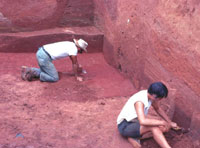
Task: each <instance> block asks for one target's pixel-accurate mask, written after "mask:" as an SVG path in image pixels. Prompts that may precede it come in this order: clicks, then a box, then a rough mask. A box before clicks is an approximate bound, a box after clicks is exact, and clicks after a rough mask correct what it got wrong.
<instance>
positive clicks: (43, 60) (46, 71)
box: [32, 47, 59, 82]
mask: <svg viewBox="0 0 200 148" xmlns="http://www.w3.org/2000/svg"><path fill="white" fill-rule="evenodd" d="M36 57H37V61H38V65H39V67H40V68H32V70H33V71H34V72H35V73H36V74H37V76H38V78H40V81H42V82H56V81H58V80H59V76H58V72H57V70H56V68H55V66H54V64H53V63H52V59H51V58H50V57H49V55H48V54H47V53H46V52H45V51H44V49H43V47H39V48H38V51H37V53H36Z"/></svg>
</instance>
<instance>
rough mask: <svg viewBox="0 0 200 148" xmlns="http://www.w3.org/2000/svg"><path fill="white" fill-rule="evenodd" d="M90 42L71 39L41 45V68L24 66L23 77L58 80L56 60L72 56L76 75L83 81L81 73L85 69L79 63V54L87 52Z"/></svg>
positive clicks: (39, 57)
mask: <svg viewBox="0 0 200 148" xmlns="http://www.w3.org/2000/svg"><path fill="white" fill-rule="evenodd" d="M87 46H88V43H87V42H85V41H84V40H83V39H79V40H77V39H74V40H73V42H71V41H61V42H56V43H51V44H46V45H43V46H42V47H39V49H38V51H37V53H36V57H37V61H38V65H39V68H33V67H27V66H22V73H21V77H22V79H23V80H28V81H32V80H33V79H40V81H42V82H56V81H58V80H59V76H58V72H57V70H56V68H55V66H54V64H53V61H54V60H57V59H61V58H65V57H70V60H71V62H72V67H73V71H74V75H75V78H76V80H77V81H83V78H82V77H81V76H80V74H81V73H82V72H84V71H83V69H82V66H81V65H80V64H79V63H78V58H77V54H78V53H83V52H87V49H86V47H87Z"/></svg>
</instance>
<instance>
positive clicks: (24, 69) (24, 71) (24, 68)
mask: <svg viewBox="0 0 200 148" xmlns="http://www.w3.org/2000/svg"><path fill="white" fill-rule="evenodd" d="M30 71H31V69H30V68H29V67H27V66H22V67H21V78H22V80H24V81H26V80H27V73H28V72H30Z"/></svg>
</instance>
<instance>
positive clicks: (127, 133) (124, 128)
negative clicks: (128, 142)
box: [118, 119, 141, 138]
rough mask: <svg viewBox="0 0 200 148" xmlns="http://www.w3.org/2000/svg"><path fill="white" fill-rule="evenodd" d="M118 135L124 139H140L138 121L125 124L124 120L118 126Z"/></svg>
mask: <svg viewBox="0 0 200 148" xmlns="http://www.w3.org/2000/svg"><path fill="white" fill-rule="evenodd" d="M118 130H119V133H120V134H121V135H122V136H124V137H131V138H140V137H141V135H140V123H139V121H138V119H134V121H131V122H127V121H126V120H125V119H124V120H123V121H122V122H121V123H120V124H119V125H118Z"/></svg>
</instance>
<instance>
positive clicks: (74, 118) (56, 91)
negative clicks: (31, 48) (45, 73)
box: [0, 53, 194, 148]
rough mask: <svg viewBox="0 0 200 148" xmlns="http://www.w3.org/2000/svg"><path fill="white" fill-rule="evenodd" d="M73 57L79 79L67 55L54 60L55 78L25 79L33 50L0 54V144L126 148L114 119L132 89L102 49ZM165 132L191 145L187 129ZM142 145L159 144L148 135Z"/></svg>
mask: <svg viewBox="0 0 200 148" xmlns="http://www.w3.org/2000/svg"><path fill="white" fill-rule="evenodd" d="M78 58H79V63H81V64H82V66H83V67H84V68H85V69H86V71H87V74H85V75H84V82H77V81H75V79H74V77H73V76H72V71H71V63H70V61H69V59H64V60H58V61H56V62H55V65H56V67H57V69H58V71H59V73H60V81H58V82H57V83H42V82H40V81H33V82H26V81H22V80H21V78H20V67H21V65H27V66H36V67H37V62H36V58H35V54H33V53H32V54H30V53H29V54H23V53H22V54H16V53H0V74H1V75H0V83H1V85H0V131H1V134H0V148H122V147H124V148H125V147H126V148H131V146H130V144H129V143H128V142H127V141H126V139H124V138H122V137H121V136H120V135H119V133H118V131H117V128H116V118H117V115H118V114H119V112H120V110H121V108H122V106H123V105H124V103H125V102H126V100H127V99H128V98H129V96H130V95H131V94H133V93H135V92H136V89H135V88H134V87H133V86H132V84H131V83H130V81H129V80H128V79H126V78H124V77H123V76H122V75H121V74H120V73H118V71H116V70H115V69H113V68H112V67H110V66H109V65H108V64H107V63H106V62H105V60H104V58H103V55H102V54H101V53H96V54H85V55H80V56H79V57H78ZM168 107H169V106H168ZM166 137H167V140H168V141H169V143H170V144H171V145H172V146H173V147H175V148H182V147H185V148H193V147H194V146H193V144H192V143H191V139H190V137H189V134H184V135H182V134H181V135H178V134H176V133H175V132H173V131H171V132H170V133H169V134H167V135H166ZM142 145H143V147H145V148H157V147H158V146H157V145H156V144H155V141H154V140H152V138H150V139H147V140H143V141H142Z"/></svg>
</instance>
